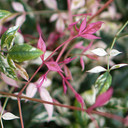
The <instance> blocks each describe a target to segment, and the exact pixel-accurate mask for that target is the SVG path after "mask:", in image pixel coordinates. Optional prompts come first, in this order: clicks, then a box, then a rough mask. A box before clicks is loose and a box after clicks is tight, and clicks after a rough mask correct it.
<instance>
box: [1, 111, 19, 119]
mask: <svg viewBox="0 0 128 128" xmlns="http://www.w3.org/2000/svg"><path fill="white" fill-rule="evenodd" d="M2 118H3V119H4V120H13V119H18V118H19V117H18V116H15V115H14V114H12V113H10V112H6V113H5V114H3V115H2Z"/></svg>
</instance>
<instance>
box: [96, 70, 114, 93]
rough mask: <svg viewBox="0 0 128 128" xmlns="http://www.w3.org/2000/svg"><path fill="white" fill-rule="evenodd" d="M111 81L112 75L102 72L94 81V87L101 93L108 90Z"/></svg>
mask: <svg viewBox="0 0 128 128" xmlns="http://www.w3.org/2000/svg"><path fill="white" fill-rule="evenodd" d="M111 83H112V76H111V75H110V74H109V72H105V73H104V74H102V75H100V76H99V77H98V78H97V80H96V83H95V87H96V88H97V89H98V94H102V93H104V92H106V91H107V90H108V88H109V87H110V85H111Z"/></svg>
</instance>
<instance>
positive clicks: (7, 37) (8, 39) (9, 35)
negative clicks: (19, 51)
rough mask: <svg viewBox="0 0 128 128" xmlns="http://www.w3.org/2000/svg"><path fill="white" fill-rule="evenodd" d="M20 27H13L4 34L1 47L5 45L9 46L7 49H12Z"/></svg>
mask: <svg viewBox="0 0 128 128" xmlns="http://www.w3.org/2000/svg"><path fill="white" fill-rule="evenodd" d="M18 28H19V27H18V26H14V27H11V28H9V29H8V30H7V31H6V32H5V33H4V34H3V35H2V38H1V49H2V48H4V47H7V49H10V48H11V47H12V45H13V40H14V37H15V34H16V32H17V30H18Z"/></svg>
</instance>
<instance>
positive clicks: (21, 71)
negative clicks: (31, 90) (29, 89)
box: [15, 63, 29, 81]
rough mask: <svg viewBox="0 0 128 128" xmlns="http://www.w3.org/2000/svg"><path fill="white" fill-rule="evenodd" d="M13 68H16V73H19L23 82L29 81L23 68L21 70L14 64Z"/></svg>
mask: <svg viewBox="0 0 128 128" xmlns="http://www.w3.org/2000/svg"><path fill="white" fill-rule="evenodd" d="M15 66H16V68H17V71H18V73H19V75H20V76H21V77H22V78H24V79H25V80H27V81H28V80H29V76H28V73H27V72H26V70H25V69H24V68H22V67H21V66H20V65H18V64H16V63H15Z"/></svg>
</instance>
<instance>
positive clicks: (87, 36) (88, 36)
mask: <svg viewBox="0 0 128 128" xmlns="http://www.w3.org/2000/svg"><path fill="white" fill-rule="evenodd" d="M80 36H81V37H83V38H85V39H100V37H97V36H94V35H91V34H83V35H80Z"/></svg>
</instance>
